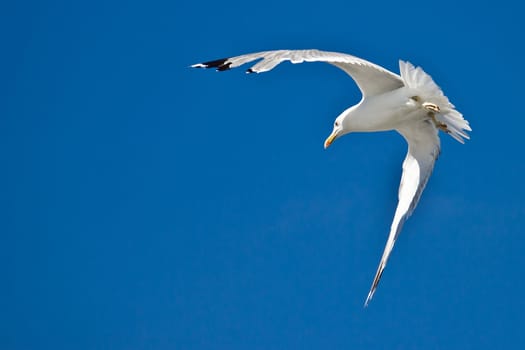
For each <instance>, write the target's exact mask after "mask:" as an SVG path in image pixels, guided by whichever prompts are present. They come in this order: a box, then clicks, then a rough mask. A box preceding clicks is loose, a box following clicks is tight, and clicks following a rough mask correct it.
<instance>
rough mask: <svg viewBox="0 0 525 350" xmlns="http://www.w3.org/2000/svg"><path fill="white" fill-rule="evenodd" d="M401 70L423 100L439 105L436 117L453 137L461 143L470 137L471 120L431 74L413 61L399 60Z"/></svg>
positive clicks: (406, 82)
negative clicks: (466, 117) (466, 118)
mask: <svg viewBox="0 0 525 350" xmlns="http://www.w3.org/2000/svg"><path fill="white" fill-rule="evenodd" d="M399 71H400V72H401V78H402V79H403V81H404V82H405V85H406V86H407V87H409V88H413V89H416V90H418V92H419V93H420V94H421V96H420V97H421V99H423V101H425V102H431V103H434V104H436V105H438V106H439V108H440V112H439V113H436V119H437V120H438V121H439V122H441V123H443V124H445V125H446V126H447V130H448V134H449V135H450V136H451V137H453V138H454V139H455V140H457V141H459V142H461V143H464V139H467V140H468V139H469V136H468V134H467V133H466V131H472V129H471V128H470V125H469V122H468V121H467V120H465V119H463V115H462V114H461V113H460V112H458V111H457V110H456V109H455V107H454V105H453V104H452V103H450V101H449V100H448V98H447V96H445V95H444V94H443V91H442V90H441V88H440V87H439V86H438V85H437V84H436V83H435V82H434V80H433V79H432V77H431V76H430V75H428V74H427V73H425V71H424V70H423V69H422V68H421V67H417V68H416V67H414V65H413V64H412V63H410V62H405V61H399Z"/></svg>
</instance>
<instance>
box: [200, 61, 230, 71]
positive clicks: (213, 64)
mask: <svg viewBox="0 0 525 350" xmlns="http://www.w3.org/2000/svg"><path fill="white" fill-rule="evenodd" d="M226 61H228V58H221V59H218V60H213V61H208V62H203V63H201V64H200V65H198V68H217V71H219V72H222V71H225V70H228V69H230V65H231V64H232V63H231V62H228V63H226Z"/></svg>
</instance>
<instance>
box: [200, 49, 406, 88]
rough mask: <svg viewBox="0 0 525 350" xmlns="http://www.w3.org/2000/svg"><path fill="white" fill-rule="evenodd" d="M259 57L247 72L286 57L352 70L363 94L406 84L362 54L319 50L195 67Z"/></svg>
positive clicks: (227, 65) (230, 64)
mask: <svg viewBox="0 0 525 350" xmlns="http://www.w3.org/2000/svg"><path fill="white" fill-rule="evenodd" d="M258 59H262V60H261V61H259V62H257V63H256V64H255V65H253V66H252V67H251V68H249V69H248V70H247V71H246V72H247V73H262V72H267V71H269V70H271V69H273V68H274V67H275V66H277V65H278V64H279V63H281V62H284V61H290V62H292V63H303V62H305V61H306V62H327V63H330V64H332V65H334V66H336V67H338V68H340V69H342V70H344V71H345V72H346V73H347V74H349V75H350V76H351V77H352V78H353V79H354V80H355V82H356V83H357V85H358V86H359V89H360V90H361V92H362V94H363V96H372V95H378V94H381V93H384V92H387V91H391V90H395V89H397V88H400V87H402V86H404V83H403V80H402V79H401V77H400V76H399V75H397V74H395V73H392V72H390V71H389V70H386V69H385V68H383V67H381V66H378V65H377V64H374V63H371V62H368V61H366V60H363V59H361V58H358V57H355V56H351V55H347V54H343V53H338V52H327V51H319V50H275V51H263V52H257V53H252V54H247V55H242V56H236V57H230V58H223V59H219V60H214V61H209V62H204V63H197V64H194V65H192V67H193V68H217V70H218V71H225V70H228V69H231V68H235V67H238V66H241V65H243V64H245V63H249V62H252V61H255V60H258Z"/></svg>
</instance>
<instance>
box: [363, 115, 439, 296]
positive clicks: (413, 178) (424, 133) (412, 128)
mask: <svg viewBox="0 0 525 350" xmlns="http://www.w3.org/2000/svg"><path fill="white" fill-rule="evenodd" d="M397 131H398V132H399V133H400V134H401V135H403V137H404V138H405V139H406V141H407V142H408V153H407V156H406V158H405V161H404V162H403V175H402V176H401V184H400V186H399V194H398V198H399V202H398V205H397V208H396V213H395V214H394V219H393V221H392V226H391V228H390V234H389V236H388V240H387V242H386V246H385V250H384V252H383V256H382V257H381V261H380V263H379V267H378V268H377V272H376V275H375V277H374V281H373V282H372V287H371V288H370V292H369V293H368V297H367V298H366V301H365V306H367V305H368V302H369V301H370V300H371V299H372V297H373V296H374V293H375V291H376V288H377V285H378V284H379V280H380V279H381V275H382V274H383V270H384V269H385V267H386V264H387V262H388V258H389V256H390V253H391V252H392V249H393V248H394V244H395V243H396V239H397V237H398V236H399V233H400V232H401V228H402V227H403V224H404V222H405V221H406V219H408V217H409V216H410V215H411V214H412V212H413V211H414V209H415V207H416V206H417V203H418V201H419V198H420V197H421V193H422V192H423V190H424V189H425V186H426V184H427V182H428V179H429V177H430V174H432V170H433V169H434V163H435V162H436V159H437V157H438V156H439V152H440V142H439V137H438V130H437V129H436V127H435V126H434V124H433V123H432V122H431V121H430V120H421V121H420V122H412V123H407V124H406V125H405V126H403V127H402V128H398V129H397Z"/></svg>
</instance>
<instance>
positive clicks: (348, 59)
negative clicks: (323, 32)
mask: <svg viewBox="0 0 525 350" xmlns="http://www.w3.org/2000/svg"><path fill="white" fill-rule="evenodd" d="M259 59H262V60H260V61H259V62H257V63H256V64H255V65H254V66H252V67H251V68H250V69H248V70H247V73H262V72H266V71H268V70H271V69H273V68H274V67H275V66H277V65H278V64H279V63H281V62H283V61H291V62H292V63H302V62H304V61H306V62H315V61H319V62H326V63H330V64H332V65H334V66H336V67H338V68H340V69H342V70H343V71H345V72H346V73H347V74H349V75H350V76H351V77H352V78H353V79H354V80H355V82H356V83H357V85H358V86H359V89H360V90H361V92H362V94H363V98H362V99H361V101H360V102H359V103H358V104H357V105H355V106H352V107H350V108H348V109H347V110H345V111H344V112H343V113H341V114H340V115H339V116H338V117H337V118H336V120H335V123H334V129H333V131H332V134H331V135H330V136H329V137H328V138H327V139H326V141H325V148H326V147H328V146H330V144H331V143H332V142H333V141H334V140H335V139H336V138H338V137H340V136H342V135H344V134H347V133H349V132H373V131H387V130H396V131H397V132H399V133H400V134H401V135H402V136H403V137H404V138H405V140H406V141H407V143H408V153H407V156H406V158H405V160H404V162H403V174H402V176H401V184H400V186H399V193H398V198H399V202H398V205H397V208H396V212H395V214H394V219H393V221H392V226H391V228H390V234H389V236H388V240H387V243H386V246H385V250H384V252H383V256H382V257H381V261H380V263H379V267H378V269H377V272H376V275H375V277H374V281H373V283H372V287H371V288H370V292H369V293H368V297H367V299H366V301H365V306H366V305H368V302H369V301H370V300H371V299H372V297H373V295H374V292H375V290H376V288H377V285H378V283H379V280H380V279H381V275H382V273H383V270H384V268H385V266H386V263H387V261H388V258H389V256H390V253H391V252H392V249H393V247H394V243H395V241H396V239H397V236H398V235H399V232H400V231H401V228H402V226H403V223H404V222H405V220H406V219H407V218H408V217H409V216H410V215H411V214H412V211H413V210H414V208H415V207H416V205H417V203H418V201H419V197H420V196H421V193H422V192H423V189H424V188H425V185H426V183H427V181H428V179H429V177H430V174H431V173H432V169H433V168H434V163H435V161H436V159H437V157H438V155H439V152H440V140H439V137H438V131H439V130H442V131H444V132H446V133H448V134H449V135H450V136H452V137H453V138H454V139H456V140H458V141H459V142H461V143H463V139H464V138H466V139H468V138H469V137H468V135H467V134H466V132H465V130H466V131H471V128H470V126H469V124H468V122H467V121H466V120H464V119H463V116H462V115H461V113H459V112H458V111H456V110H455V109H454V106H453V105H452V104H451V103H450V102H449V101H448V98H447V97H446V96H445V95H444V94H443V92H442V91H441V89H440V88H439V86H437V85H436V84H435V83H434V81H433V80H432V78H431V77H430V76H429V75H428V74H426V73H425V72H424V71H423V70H422V69H421V68H419V67H418V68H415V67H414V66H413V65H412V64H410V63H408V62H403V61H399V68H400V73H401V74H400V75H398V74H395V73H393V72H390V71H388V70H386V69H385V68H383V67H380V66H378V65H376V64H374V63H371V62H368V61H366V60H363V59H360V58H357V57H355V56H351V55H347V54H342V53H337V52H326V51H319V50H276V51H264V52H258V53H253V54H247V55H242V56H236V57H231V58H225V59H220V60H215V61H210V62H205V63H198V64H195V65H193V66H192V67H194V68H217V70H219V71H223V70H228V69H230V68H234V67H237V66H240V65H243V64H245V63H249V62H252V61H255V60H259Z"/></svg>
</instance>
